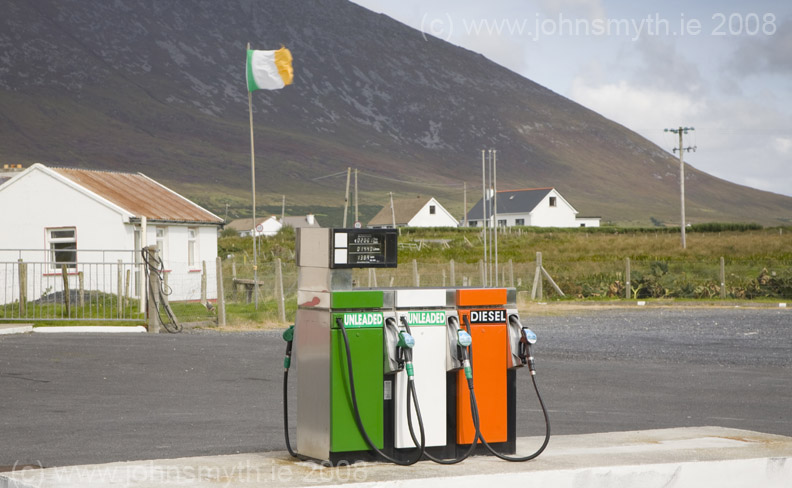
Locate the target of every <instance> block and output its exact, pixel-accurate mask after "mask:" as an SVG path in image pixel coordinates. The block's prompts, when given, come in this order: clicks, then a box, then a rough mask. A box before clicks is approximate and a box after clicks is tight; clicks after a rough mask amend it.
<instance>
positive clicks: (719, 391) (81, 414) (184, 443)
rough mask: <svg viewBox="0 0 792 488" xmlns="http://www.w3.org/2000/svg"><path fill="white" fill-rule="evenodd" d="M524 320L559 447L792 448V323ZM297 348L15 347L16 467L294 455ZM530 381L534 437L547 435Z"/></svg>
mask: <svg viewBox="0 0 792 488" xmlns="http://www.w3.org/2000/svg"><path fill="white" fill-rule="evenodd" d="M523 318H524V325H526V326H529V327H531V328H532V329H533V330H534V331H535V332H536V333H537V335H538V336H539V342H538V343H537V345H536V348H535V350H534V354H535V356H536V359H537V370H538V376H537V379H538V382H539V385H540V389H541V392H542V395H543V397H544V400H545V402H546V404H547V405H548V407H549V409H550V419H551V423H552V427H553V432H554V433H555V434H585V433H595V432H614V431H628V430H630V431H634V430H646V429H658V428H667V427H688V426H705V425H717V426H722V427H733V428H739V429H746V430H753V431H760V432H766V433H770V434H780V435H786V436H792V417H790V415H789V405H792V374H790V373H791V372H792V311H790V310H782V309H764V310H746V309H711V308H707V309H695V308H691V309H688V308H685V309H666V308H663V309H659V308H650V307H647V308H642V309H632V310H611V309H608V310H598V309H592V310H584V311H574V312H565V313H561V314H559V315H554V316H530V315H528V316H524V317H523ZM283 348H284V343H283V341H282V339H281V337H280V331H257V332H228V333H218V332H214V331H193V332H185V333H182V334H177V335H170V334H161V335H147V334H131V335H121V336H119V335H103V334H52V335H50V334H21V335H6V336H0V392H2V398H3V400H2V402H0V466H13V465H14V464H17V465H22V464H29V465H42V466H45V467H48V466H66V465H75V464H87V463H105V462H113V461H124V460H142V459H157V458H175V457H185V456H201V455H219V454H236V453H246V452H262V451H273V450H283V449H284V442H283V428H282V425H283V424H282V422H283V418H282V405H281V395H282V390H281V388H282V377H283V369H282V361H283ZM297 353H299V352H297ZM525 373H526V372H524V371H520V374H518V378H519V380H518V381H519V391H520V393H519V398H518V401H519V405H518V412H517V416H518V425H519V426H518V435H519V436H528V435H541V434H542V433H543V427H544V426H543V423H542V417H541V412H540V410H539V407H538V403H537V401H536V399H535V396H534V394H533V389H532V387H531V386H530V379H529V377H528V375H527V374H525ZM292 386H293V385H292ZM292 398H294V395H293V388H292ZM291 406H292V407H293V405H291ZM293 419H294V416H293V415H292V431H293V429H294V425H293Z"/></svg>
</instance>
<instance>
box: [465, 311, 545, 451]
mask: <svg viewBox="0 0 792 488" xmlns="http://www.w3.org/2000/svg"><path fill="white" fill-rule="evenodd" d="M462 318H463V321H464V323H465V327H466V328H467V330H468V334H470V333H471V331H470V322H469V321H468V318H467V316H466V315H465V316H463V317H462ZM470 362H471V368H472V367H473V366H472V364H473V346H471V347H470ZM531 380H533V385H534V390H535V391H536V397H537V398H538V399H539V405H541V407H542V413H543V414H544V420H545V438H544V442H543V443H542V445H541V446H540V447H539V449H537V450H536V451H535V452H534V453H532V454H529V455H527V456H516V457H515V456H508V455H506V454H502V453H500V452H498V451H496V450H495V449H493V448H492V446H490V445H489V444H488V443H487V441H486V439H484V436H483V435H482V434H481V425H480V424H481V420H480V418H479V411H478V403H477V402H476V396H475V394H474V393H473V390H472V389H471V390H470V410H471V412H472V413H473V416H474V420H473V424H474V426H475V428H476V435H477V436H478V438H479V439H481V443H482V444H484V446H485V447H486V448H487V450H488V451H489V452H491V453H492V455H493V456H496V457H498V458H500V459H503V460H504V461H510V462H515V463H519V462H524V461H530V460H531V459H535V458H536V457H538V456H539V455H540V454H542V452H544V450H545V448H546V447H547V444H548V443H549V442H550V417H549V416H548V414H547V407H545V404H544V400H542V395H541V394H540V393H539V387H538V386H537V385H536V376H535V375H531ZM473 445H475V439H474V444H473Z"/></svg>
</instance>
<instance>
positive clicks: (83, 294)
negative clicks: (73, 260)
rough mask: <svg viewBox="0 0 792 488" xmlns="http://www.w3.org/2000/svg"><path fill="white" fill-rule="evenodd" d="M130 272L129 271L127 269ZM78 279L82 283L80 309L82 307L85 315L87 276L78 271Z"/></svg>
mask: <svg viewBox="0 0 792 488" xmlns="http://www.w3.org/2000/svg"><path fill="white" fill-rule="evenodd" d="M127 272H128V271H127ZM77 280H78V281H79V284H80V309H82V313H83V317H84V316H85V276H84V275H83V272H82V271H80V272H79V273H77Z"/></svg>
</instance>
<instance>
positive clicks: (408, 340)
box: [337, 319, 426, 466]
mask: <svg viewBox="0 0 792 488" xmlns="http://www.w3.org/2000/svg"><path fill="white" fill-rule="evenodd" d="M337 323H338V326H339V328H340V329H341V334H342V335H343V337H344V348H345V350H346V358H347V371H348V374H349V388H350V396H351V398H352V408H353V411H354V414H355V420H356V422H357V426H358V429H359V431H360V434H361V435H362V436H363V438H364V439H366V443H368V445H369V447H370V448H371V450H372V451H374V452H375V453H376V454H377V455H378V456H379V457H380V458H382V459H384V460H386V461H389V462H392V463H394V464H398V465H401V466H410V465H413V464H415V463H417V462H418V461H420V460H421V458H422V457H423V454H424V446H425V438H426V436H425V433H424V426H423V420H422V419H421V409H420V406H419V404H418V397H417V395H416V393H415V383H414V375H413V364H412V348H413V347H415V340H414V339H413V337H412V335H410V334H409V333H408V332H406V331H399V339H398V342H397V351H396V353H395V355H396V357H397V363H398V362H399V361H401V362H402V363H403V365H404V369H405V371H406V372H407V376H408V383H407V392H408V396H407V415H408V418H409V416H410V400H411V399H412V401H413V402H414V403H415V410H416V413H417V415H418V424H419V429H420V431H421V441H420V442H416V445H417V446H418V447H417V449H416V450H417V451H418V455H417V456H416V457H415V459H410V460H406V461H405V460H401V459H397V458H394V457H391V456H389V455H387V454H385V453H384V452H383V451H382V450H380V449H379V448H377V446H376V444H375V443H374V441H372V440H371V437H370V436H369V435H368V432H367V431H366V427H365V425H364V424H363V419H362V418H361V416H360V408H359V406H358V402H357V392H356V391H355V377H354V372H353V367H352V351H351V348H350V347H349V336H348V335H347V330H346V327H345V326H344V321H343V320H342V319H337Z"/></svg>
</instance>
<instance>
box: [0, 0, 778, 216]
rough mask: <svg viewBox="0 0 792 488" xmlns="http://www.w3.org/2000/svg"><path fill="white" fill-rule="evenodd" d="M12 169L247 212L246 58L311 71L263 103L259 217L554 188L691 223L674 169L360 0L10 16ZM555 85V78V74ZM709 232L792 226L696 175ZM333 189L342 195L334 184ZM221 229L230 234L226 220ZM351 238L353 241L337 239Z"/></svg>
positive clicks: (585, 205) (261, 98) (1, 111)
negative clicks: (140, 184)
mask: <svg viewBox="0 0 792 488" xmlns="http://www.w3.org/2000/svg"><path fill="white" fill-rule="evenodd" d="M0 8H1V9H2V12H3V17H2V19H0V162H2V163H23V164H26V165H27V164H30V163H32V162H36V161H42V162H46V163H49V164H60V165H63V166H71V167H79V168H93V169H107V170H121V171H141V172H143V173H146V174H147V175H149V176H151V177H154V178H156V179H158V180H161V181H163V182H164V183H166V184H168V185H169V186H172V187H173V188H174V189H176V190H178V191H180V192H182V193H184V194H186V195H187V196H190V197H192V198H194V199H196V200H197V201H198V202H200V203H203V204H205V205H208V206H209V207H210V209H212V210H214V211H216V212H218V213H219V212H221V211H222V210H223V207H224V204H225V203H230V205H231V207H232V211H231V216H244V215H245V212H246V210H245V209H246V208H247V206H249V203H248V202H249V201H250V196H249V194H250V129H249V122H248V97H247V91H246V87H245V77H244V71H245V70H244V68H245V48H246V43H247V42H250V43H251V45H252V48H254V49H277V48H278V47H280V46H281V44H284V45H286V46H288V47H289V49H290V50H291V51H292V54H293V56H294V71H295V82H294V84H293V85H291V86H288V87H286V88H285V89H283V90H278V91H263V90H262V91H257V92H254V93H253V94H252V107H253V118H254V124H255V143H256V175H257V177H256V188H257V190H258V200H259V202H260V203H262V204H270V205H279V204H280V201H281V195H286V198H287V201H288V202H289V203H290V204H298V205H303V206H312V205H314V206H341V205H342V204H343V193H344V185H345V178H344V176H345V174H341V175H337V174H338V173H341V172H344V173H345V170H346V168H347V167H348V166H351V167H353V168H358V169H359V170H360V172H361V174H360V178H359V188H360V192H361V203H362V204H364V205H368V206H369V207H366V208H371V209H374V210H372V211H376V207H377V205H383V204H385V203H386V202H387V199H388V195H387V193H388V192H390V191H392V192H394V193H395V194H396V196H409V195H415V194H417V193H422V194H431V195H434V196H436V197H437V198H438V199H440V201H441V202H442V203H443V205H444V206H446V207H447V208H449V209H450V210H451V211H453V212H454V213H455V214H457V215H461V214H462V211H463V209H462V206H463V204H462V202H463V199H462V198H463V196H462V183H463V182H465V183H467V187H468V189H469V190H470V191H469V192H468V193H469V194H468V201H467V203H468V207H471V206H472V205H473V203H474V202H475V201H476V200H477V199H478V195H480V193H481V190H480V184H481V172H480V171H481V149H482V148H496V149H497V150H498V181H499V183H498V186H499V189H519V188H530V187H546V186H553V187H556V188H557V189H558V190H559V191H560V192H561V193H562V194H563V195H564V196H565V197H566V198H567V199H568V200H569V201H570V203H572V204H573V205H574V206H575V207H576V208H577V209H578V210H579V211H580V213H581V215H599V216H602V217H603V220H604V221H614V222H619V223H633V224H645V225H648V224H649V222H650V219H654V220H655V221H657V220H659V221H667V222H669V223H672V224H673V223H675V222H677V221H678V213H679V210H678V205H679V203H678V202H679V197H678V191H679V183H678V175H679V167H678V166H679V164H678V160H677V159H676V158H675V157H674V156H672V155H671V154H669V153H668V152H667V151H665V150H663V149H661V148H660V147H658V146H656V145H654V144H652V143H651V142H649V141H647V140H646V139H644V138H642V137H641V136H639V135H638V134H636V133H634V132H632V131H630V130H629V129H627V128H625V127H623V126H620V125H619V124H616V123H614V122H612V121H610V120H608V119H606V118H604V117H602V116H600V115H599V114H597V113H595V112H593V111H591V110H588V109H586V108H585V107H582V106H581V105H578V104H576V103H574V102H572V101H570V100H568V99H566V98H564V97H562V96H560V95H558V94H556V93H554V92H552V91H550V90H548V89H546V88H544V87H542V86H540V85H538V84H536V83H534V82H532V81H530V80H528V79H526V78H523V77H521V76H520V75H518V74H516V73H514V72H511V71H509V70H507V69H506V68H503V67H501V66H499V65H497V64H495V63H493V62H491V61H489V60H488V59H486V58H484V57H483V56H481V55H479V54H476V53H473V52H470V51H467V50H465V49H462V48H459V47H456V46H453V45H451V44H448V43H446V42H444V41H441V40H439V39H435V38H433V37H431V36H424V35H422V33H420V32H419V31H417V30H415V29H412V28H409V27H407V26H405V25H403V24H400V23H399V22H396V21H395V20H393V19H390V18H389V17H386V16H384V15H379V14H375V13H372V12H370V11H368V10H366V9H364V8H362V7H359V6H357V5H355V4H352V3H350V2H348V1H346V0H322V1H299V2H295V1H285V0H281V1H277V0H224V1H210V0H202V1H201V0H191V1H184V2H176V1H174V0H35V1H31V0H0ZM547 69H553V67H552V66H548V67H547ZM685 174H686V190H687V215H688V218H689V220H690V221H692V222H702V221H754V222H761V223H763V224H775V225H778V224H783V223H789V222H790V221H791V220H790V219H792V198H790V197H786V196H781V195H777V194H772V193H768V192H763V191H759V190H754V189H751V188H747V187H744V186H739V185H735V184H732V183H728V182H726V181H723V180H720V179H717V178H714V177H712V176H710V175H707V174H705V173H703V172H701V171H698V170H696V169H694V168H692V167H687V168H686V172H685ZM329 175H335V176H329ZM221 215H222V214H221ZM339 223H340V222H339Z"/></svg>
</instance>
